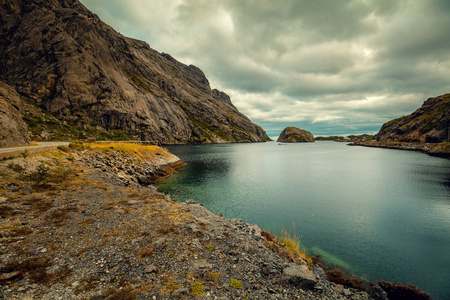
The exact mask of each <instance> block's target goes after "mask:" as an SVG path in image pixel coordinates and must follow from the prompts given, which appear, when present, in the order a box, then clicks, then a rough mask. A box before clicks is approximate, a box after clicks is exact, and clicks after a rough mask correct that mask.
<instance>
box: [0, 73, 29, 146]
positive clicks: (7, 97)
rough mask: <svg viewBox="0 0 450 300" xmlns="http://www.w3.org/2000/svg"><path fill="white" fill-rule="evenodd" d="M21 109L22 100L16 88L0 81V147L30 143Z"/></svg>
mask: <svg viewBox="0 0 450 300" xmlns="http://www.w3.org/2000/svg"><path fill="white" fill-rule="evenodd" d="M21 110H22V102H21V100H20V97H19V95H18V94H17V92H16V90H14V89H13V88H12V87H11V86H9V85H7V84H5V83H3V82H1V81H0V147H10V146H20V145H26V144H28V143H30V136H29V134H28V127H27V125H26V124H25V122H24V121H23V119H22V115H21Z"/></svg>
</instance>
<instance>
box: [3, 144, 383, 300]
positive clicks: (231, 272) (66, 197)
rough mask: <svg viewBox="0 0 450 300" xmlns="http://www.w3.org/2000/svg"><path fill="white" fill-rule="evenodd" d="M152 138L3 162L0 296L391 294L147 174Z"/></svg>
mask: <svg viewBox="0 0 450 300" xmlns="http://www.w3.org/2000/svg"><path fill="white" fill-rule="evenodd" d="M177 163H178V164H179V163H180V162H179V159H178V158H176V157H175V156H173V155H170V154H169V153H168V152H167V151H165V150H164V149H161V148H158V147H154V146H151V147H150V146H146V147H143V146H140V147H137V148H133V147H132V148H125V147H122V146H120V145H112V146H108V147H105V146H102V147H100V148H99V147H96V146H95V145H90V146H88V147H86V146H84V145H71V149H69V148H65V147H60V149H58V150H54V151H48V152H43V153H40V154H32V155H23V156H22V157H19V158H15V159H11V160H5V161H1V162H0V173H1V177H0V178H1V180H0V285H1V289H0V299H8V300H13V299H28V300H29V299H193V298H196V299H387V298H386V293H385V292H384V291H383V290H382V289H381V288H380V287H378V286H376V287H375V288H374V289H373V290H372V292H371V295H369V294H368V293H366V292H363V291H359V290H357V289H353V288H346V287H344V286H343V285H340V284H336V283H333V282H330V281H329V280H328V278H327V276H326V275H325V272H324V270H323V269H322V268H321V267H319V266H317V265H314V266H313V265H312V263H311V262H309V263H307V262H306V261H305V260H303V259H302V258H300V257H299V256H298V255H296V254H295V253H291V252H289V251H288V250H286V247H285V245H283V244H282V243H280V242H279V241H278V239H277V238H276V237H274V236H272V235H271V234H270V233H267V232H265V231H263V230H261V229H260V228H259V227H258V226H256V225H251V224H247V223H245V222H243V221H242V220H239V219H231V220H228V219H225V218H223V217H222V216H220V215H215V214H213V213H211V212H210V211H208V210H207V209H205V208H204V207H203V206H202V205H200V204H196V203H195V201H194V200H189V201H186V202H185V203H178V202H176V201H175V200H173V199H171V197H170V196H169V195H166V194H163V193H160V192H158V191H157V190H156V189H155V188H154V187H153V186H152V185H148V186H142V185H141V184H143V183H147V180H148V178H150V177H152V176H156V175H158V173H159V174H160V175H164V174H167V173H170V171H171V170H170V169H171V168H172V167H171V166H173V165H174V164H177Z"/></svg>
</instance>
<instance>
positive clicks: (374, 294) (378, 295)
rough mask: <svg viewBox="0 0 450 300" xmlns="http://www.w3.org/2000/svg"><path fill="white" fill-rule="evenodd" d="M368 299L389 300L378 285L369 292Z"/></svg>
mask: <svg viewBox="0 0 450 300" xmlns="http://www.w3.org/2000/svg"><path fill="white" fill-rule="evenodd" d="M369 297H370V298H371V299H373V300H389V299H388V297H387V293H386V292H385V291H384V290H383V289H382V288H381V287H380V286H379V285H376V286H375V287H374V288H373V289H372V290H371V291H370V294H369Z"/></svg>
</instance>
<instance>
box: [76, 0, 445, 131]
mask: <svg viewBox="0 0 450 300" xmlns="http://www.w3.org/2000/svg"><path fill="white" fill-rule="evenodd" d="M81 1H82V3H83V4H85V5H86V7H87V8H89V9H91V10H92V11H93V12H94V13H96V14H98V15H99V16H100V17H101V18H102V19H103V20H104V21H105V22H106V23H108V24H110V25H111V26H112V27H114V28H115V29H116V30H118V31H119V32H121V33H122V34H124V35H126V36H130V37H134V38H138V39H141V40H145V41H146V42H148V43H149V44H150V45H151V47H152V48H154V49H155V50H157V51H160V52H166V53H170V54H171V55H172V56H173V57H175V58H177V59H178V60H179V61H181V62H183V63H185V64H194V65H196V66H198V67H200V68H201V69H202V70H203V71H204V72H205V74H206V76H207V77H208V79H209V80H210V82H211V86H212V87H213V88H218V89H220V90H223V91H224V92H226V93H228V94H229V95H230V96H231V99H232V101H233V103H234V104H235V105H236V106H237V107H238V108H239V110H240V111H241V112H243V113H244V114H246V115H247V116H248V117H249V118H250V119H252V121H254V122H256V123H258V124H259V125H261V126H263V127H264V129H266V131H267V132H268V134H269V135H271V136H276V135H278V134H279V133H280V131H281V130H282V129H283V128H284V127H285V126H299V127H301V128H303V129H306V130H309V131H311V132H312V133H313V134H315V135H331V134H351V133H374V132H376V131H378V129H379V128H380V127H381V125H382V124H383V123H384V122H386V121H388V120H390V119H393V118H397V117H400V116H402V115H406V114H409V113H411V112H412V111H414V110H415V109H416V108H418V107H419V106H420V105H421V104H422V102H423V101H425V100H426V99H427V98H428V97H434V96H438V95H441V94H445V93H449V92H450V80H449V79H450V39H449V38H448V37H449V36H450V2H449V1H446V0H442V1H438V0H398V1H391V0H353V1H347V0H326V1H325V0H323V1H312V0H297V1H292V0H279V1H269V0H245V1H242V0H164V1H162V0H159V1H156V0H129V1H121V0H120V1H119V0H81Z"/></svg>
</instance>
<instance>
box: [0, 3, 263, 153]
mask: <svg viewBox="0 0 450 300" xmlns="http://www.w3.org/2000/svg"><path fill="white" fill-rule="evenodd" d="M0 80H3V81H4V82H5V83H7V84H9V85H11V86H12V87H13V88H15V89H16V90H17V92H18V93H19V94H20V95H21V96H22V97H24V98H26V99H28V100H30V101H31V102H32V103H34V104H35V105H37V106H39V107H40V108H43V109H45V110H46V111H48V112H50V113H51V114H52V115H53V116H54V117H56V118H57V119H58V120H59V121H60V122H61V123H62V124H74V125H76V126H77V127H79V128H83V129H85V130H86V132H89V131H92V130H96V131H103V132H107V131H111V130H123V131H124V132H126V133H127V134H129V135H132V136H134V137H136V138H138V139H141V140H153V141H158V142H160V143H162V144H185V143H212V142H214V143H225V142H261V141H267V140H269V138H268V137H267V135H266V133H265V131H264V130H263V129H262V128H261V127H259V126H258V125H256V124H254V123H252V122H251V121H250V120H249V119H248V118H247V117H246V116H244V115H243V114H241V113H240V112H239V111H238V110H237V109H236V107H235V106H234V105H233V104H232V102H231V100H230V97H229V96H228V95H226V94H225V93H223V92H221V91H218V90H215V89H211V87H210V85H209V82H208V79H207V78H206V77H205V74H204V73H203V72H202V71H201V70H200V69H199V68H197V67H195V66H193V65H189V66H187V65H184V64H182V63H180V62H178V61H177V60H175V59H174V58H173V57H171V56H170V55H169V54H164V53H162V54H160V53H158V52H157V51H155V50H153V49H152V48H150V46H149V45H148V44H146V43H145V42H142V41H138V40H134V39H131V38H127V37H124V36H122V35H121V34H119V33H117V32H116V31H114V30H113V29H112V28H111V27H109V26H108V25H107V24H105V23H103V22H102V21H101V20H100V19H99V18H98V17H97V16H96V15H95V14H93V13H91V12H90V11H88V10H87V9H86V8H85V7H84V6H83V5H82V4H81V3H80V2H79V1H78V0H51V1H42V0H27V1H25V0H5V1H2V2H1V5H0Z"/></svg>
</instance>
